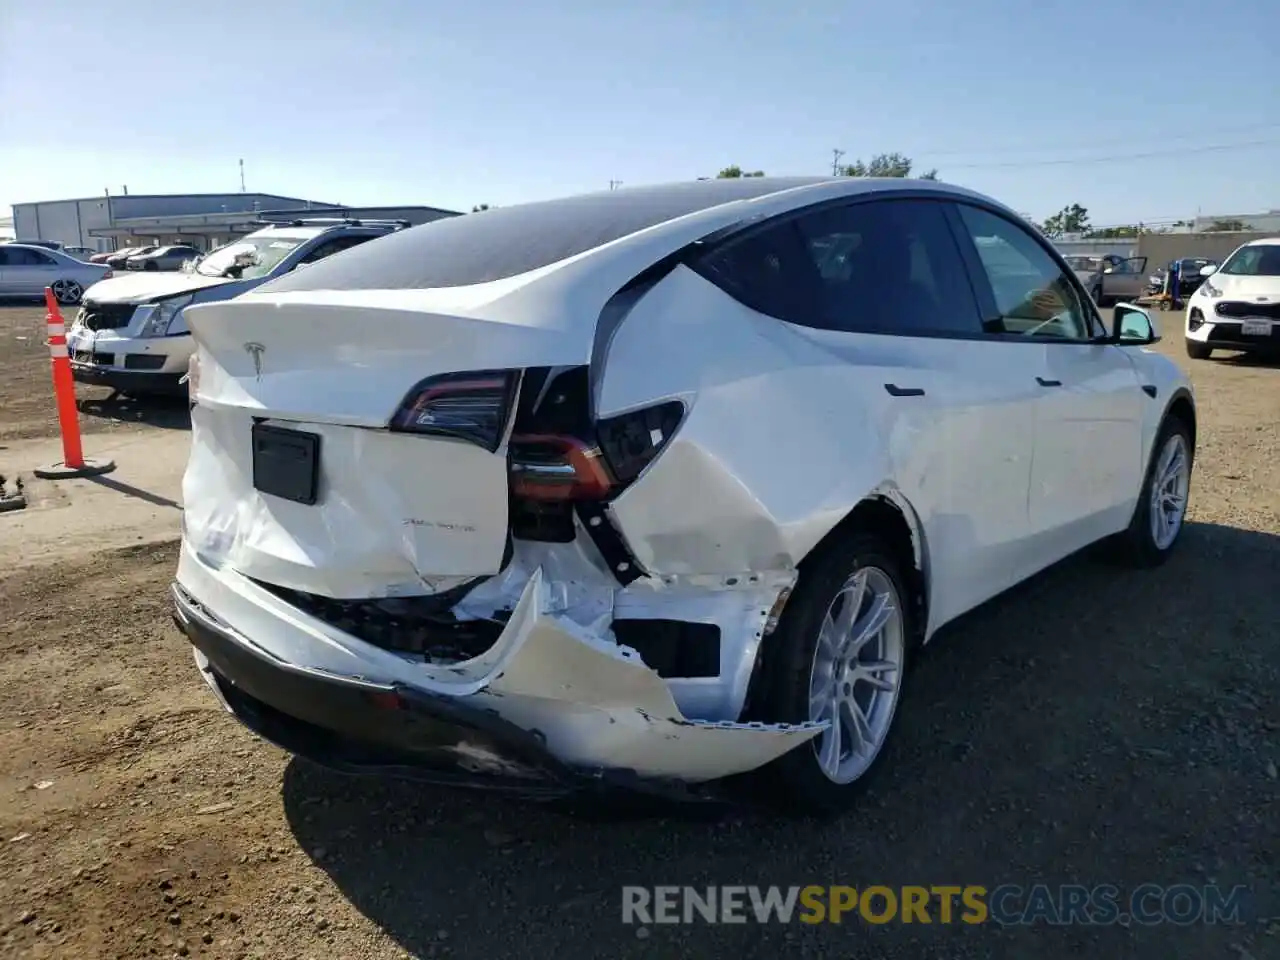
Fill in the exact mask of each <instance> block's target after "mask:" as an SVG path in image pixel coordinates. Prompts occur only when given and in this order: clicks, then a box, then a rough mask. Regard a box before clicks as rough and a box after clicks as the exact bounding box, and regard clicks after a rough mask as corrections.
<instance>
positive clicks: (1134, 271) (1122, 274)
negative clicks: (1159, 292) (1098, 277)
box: [1102, 257, 1147, 300]
mask: <svg viewBox="0 0 1280 960" xmlns="http://www.w3.org/2000/svg"><path fill="white" fill-rule="evenodd" d="M1146 280H1147V258H1146V257H1130V258H1129V259H1128V260H1121V261H1120V262H1119V263H1117V264H1116V265H1115V266H1114V267H1113V268H1112V270H1111V272H1110V273H1107V274H1103V277H1102V288H1103V293H1105V294H1106V295H1107V296H1108V297H1115V298H1116V299H1119V300H1135V299H1137V298H1138V297H1140V296H1142V293H1143V290H1144V288H1145V287H1146Z"/></svg>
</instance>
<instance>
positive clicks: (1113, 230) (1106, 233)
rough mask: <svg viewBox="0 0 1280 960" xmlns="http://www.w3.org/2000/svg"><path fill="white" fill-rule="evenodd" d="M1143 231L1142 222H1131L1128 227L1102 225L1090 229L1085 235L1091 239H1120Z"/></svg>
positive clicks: (1134, 235)
mask: <svg viewBox="0 0 1280 960" xmlns="http://www.w3.org/2000/svg"><path fill="white" fill-rule="evenodd" d="M1140 233H1142V224H1138V225H1136V226H1135V225H1133V224H1130V225H1129V226H1127V227H1101V228H1099V229H1097V230H1089V231H1087V232H1086V233H1085V236H1086V237H1088V238H1090V239H1091V240H1119V239H1123V238H1126V237H1136V236H1137V235H1138V234H1140Z"/></svg>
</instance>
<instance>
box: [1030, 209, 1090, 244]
mask: <svg viewBox="0 0 1280 960" xmlns="http://www.w3.org/2000/svg"><path fill="white" fill-rule="evenodd" d="M1041 229H1042V230H1043V231H1044V233H1045V236H1047V237H1050V238H1052V239H1054V240H1056V239H1058V238H1059V237H1062V236H1064V235H1065V234H1068V233H1087V232H1088V230H1089V211H1088V210H1087V209H1085V208H1084V207H1082V206H1080V204H1078V203H1073V204H1071V206H1069V207H1063V208H1062V209H1061V210H1059V211H1058V212H1057V213H1055V214H1054V215H1053V216H1052V217H1050V218H1049V219H1048V220H1046V221H1045V222H1044V226H1043V227H1042V228H1041Z"/></svg>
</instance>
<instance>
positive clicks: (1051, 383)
mask: <svg viewBox="0 0 1280 960" xmlns="http://www.w3.org/2000/svg"><path fill="white" fill-rule="evenodd" d="M1036 383H1038V384H1040V386H1042V387H1060V386H1062V381H1061V380H1046V379H1045V378H1044V377H1036Z"/></svg>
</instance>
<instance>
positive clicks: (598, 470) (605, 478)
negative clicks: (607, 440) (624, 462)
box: [510, 434, 613, 500]
mask: <svg viewBox="0 0 1280 960" xmlns="http://www.w3.org/2000/svg"><path fill="white" fill-rule="evenodd" d="M510 459H511V492H512V493H513V494H515V495H516V496H517V497H523V498H525V499H527V500H583V499H586V500H599V499H601V498H603V497H605V496H607V495H608V493H609V491H610V490H612V489H613V477H612V476H610V474H609V471H608V470H607V469H606V468H605V465H604V461H603V459H602V458H601V455H600V451H599V449H597V448H596V447H590V446H588V445H587V444H585V443H583V442H582V441H581V440H577V439H575V438H574V437H562V436H556V435H554V434H529V435H525V436H519V437H512V438H511V457H510Z"/></svg>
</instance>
